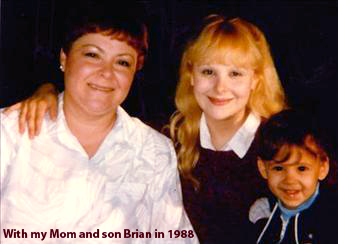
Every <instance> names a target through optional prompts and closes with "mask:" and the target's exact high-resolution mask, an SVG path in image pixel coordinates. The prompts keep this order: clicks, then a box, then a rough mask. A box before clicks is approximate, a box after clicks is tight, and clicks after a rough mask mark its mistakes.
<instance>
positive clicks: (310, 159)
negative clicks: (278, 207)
mask: <svg viewBox="0 0 338 244" xmlns="http://www.w3.org/2000/svg"><path fill="white" fill-rule="evenodd" d="M290 153H291V154H290V157H289V158H288V159H287V161H285V162H281V163H278V162H275V161H273V160H272V161H267V162H263V161H262V160H258V168H259V171H260V173H261V175H262V176H263V177H264V178H265V179H267V181H268V185H269V188H270V190H271V191H272V193H273V194H274V195H275V196H276V197H277V198H278V199H280V201H281V202H282V203H283V205H284V206H285V207H286V208H289V209H294V208H297V207H298V206H300V205H301V204H302V203H304V202H305V201H306V200H308V199H309V198H310V197H311V196H312V195H313V193H314V192H315V190H316V186H317V183H318V181H319V180H323V179H325V177H326V176H327V174H328V172H329V162H328V158H327V157H325V158H320V157H319V156H317V155H315V154H313V153H311V152H310V151H309V150H307V149H304V148H302V147H298V146H291V148H290ZM279 154H283V147H282V148H281V149H280V150H279V152H278V153H277V158H278V155H279Z"/></svg>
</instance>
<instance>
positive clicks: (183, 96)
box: [169, 15, 286, 186]
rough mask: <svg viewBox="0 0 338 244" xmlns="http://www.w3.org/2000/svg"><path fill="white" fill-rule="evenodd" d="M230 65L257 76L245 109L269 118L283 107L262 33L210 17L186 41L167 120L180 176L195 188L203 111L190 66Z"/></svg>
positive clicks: (235, 21)
mask: <svg viewBox="0 0 338 244" xmlns="http://www.w3.org/2000/svg"><path fill="white" fill-rule="evenodd" d="M206 61H212V62H219V63H229V62H230V63H232V64H234V65H236V66H238V67H246V68H252V69H253V70H254V72H255V75H256V77H257V78H258V83H257V86H256V87H255V89H254V90H253V91H252V92H251V94H250V98H249V101H248V104H247V109H248V110H249V111H252V112H253V113H255V114H257V115H258V116H261V117H262V118H268V117H270V116H271V115H272V114H274V113H277V112H279V111H281V110H282V109H283V108H284V107H286V103H285V95H284V91H283V88H282V85H281V83H280V80H279V78H278V75H277V71H276V68H275V66H274V63H273V60H272V57H271V53H270V49H269V45H268V43H267V41H266V38H265V36H264V34H263V32H262V31H260V30H259V29H258V28H257V27H256V26H255V25H253V24H251V23H249V22H247V21H245V20H243V19H241V18H233V19H229V20H227V19H225V18H224V17H223V16H220V15H210V16H208V17H207V18H206V22H205V24H204V26H203V28H202V30H201V31H200V33H199V34H198V36H197V37H196V38H195V39H193V40H192V41H190V42H188V44H187V46H186V49H185V51H184V53H183V57H182V59H181V64H180V70H179V76H180V78H179V82H178V86H177V90H176V97H175V103H176V107H177V111H176V112H175V113H174V114H173V115H172V117H171V119H170V124H169V128H170V135H171V137H172V139H173V141H174V144H175V147H176V150H177V155H178V165H179V170H180V172H181V174H182V176H183V177H184V178H186V179H189V180H191V181H192V182H193V184H194V185H195V186H198V185H199V183H198V181H197V180H196V179H195V178H194V177H193V176H192V169H193V168H194V166H195V165H196V163H197V161H198V159H199V151H198V144H199V141H198V139H199V123H200V118H201V114H202V110H201V108H200V107H199V105H198V103H197V102H196V99H195V96H194V93H193V87H192V85H191V77H192V70H193V65H194V64H195V63H199V62H206Z"/></svg>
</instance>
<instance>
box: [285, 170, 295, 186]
mask: <svg viewBox="0 0 338 244" xmlns="http://www.w3.org/2000/svg"><path fill="white" fill-rule="evenodd" d="M296 181H297V173H296V172H295V171H294V170H292V169H288V170H287V171H286V172H285V176H284V183H285V184H289V185H292V184H294V183H295V182H296Z"/></svg>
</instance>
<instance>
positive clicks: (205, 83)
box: [193, 78, 213, 94]
mask: <svg viewBox="0 0 338 244" xmlns="http://www.w3.org/2000/svg"><path fill="white" fill-rule="evenodd" d="M212 86H213V82H212V81H210V80H208V79H201V78H196V79H194V86H193V89H194V92H195V94H196V93H205V92H208V91H209V90H210V89H212Z"/></svg>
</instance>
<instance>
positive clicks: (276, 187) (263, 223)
mask: <svg viewBox="0 0 338 244" xmlns="http://www.w3.org/2000/svg"><path fill="white" fill-rule="evenodd" d="M315 128H317V127H315V126H314V124H313V123H312V122H311V119H310V116H306V115H305V114H303V113H300V112H296V111H294V110H286V111H282V112H280V113H278V114H276V115H274V116H272V117H271V118H270V119H269V120H268V121H266V123H264V124H263V125H262V126H261V128H260V130H259V132H258V133H259V137H258V138H259V149H258V162H257V164H258V169H259V172H260V174H261V175H262V177H263V178H265V179H266V180H267V183H268V186H269V188H270V190H271V192H272V194H273V195H272V196H269V197H267V198H260V199H258V200H256V202H255V203H254V204H253V205H252V206H251V208H250V213H249V219H250V221H251V222H252V223H253V224H254V225H253V226H254V227H253V228H254V232H255V234H256V236H255V240H256V243H338V228H337V220H338V210H337V208H338V200H337V192H334V191H333V190H332V189H331V190H330V191H328V189H327V190H323V189H320V187H319V182H320V181H322V180H324V179H325V178H326V176H327V175H328V173H329V158H328V156H327V154H326V152H325V150H324V148H323V147H322V146H321V145H320V141H319V139H318V137H317V135H316V131H315Z"/></svg>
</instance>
